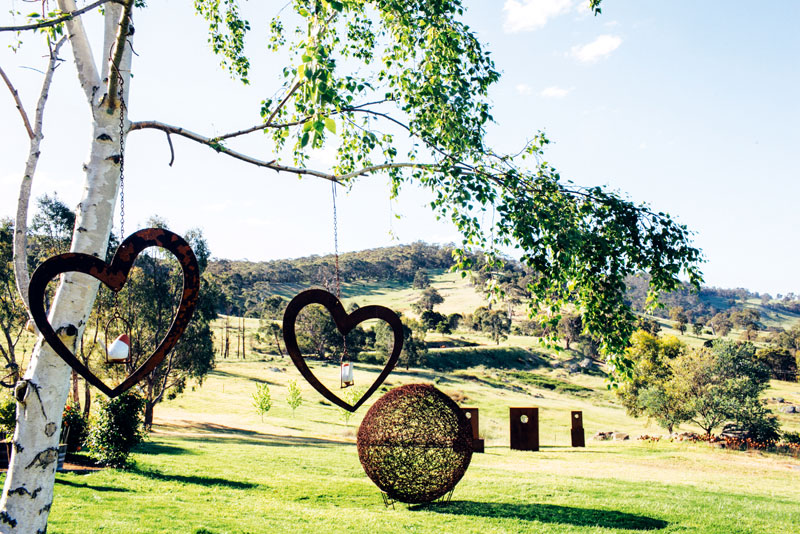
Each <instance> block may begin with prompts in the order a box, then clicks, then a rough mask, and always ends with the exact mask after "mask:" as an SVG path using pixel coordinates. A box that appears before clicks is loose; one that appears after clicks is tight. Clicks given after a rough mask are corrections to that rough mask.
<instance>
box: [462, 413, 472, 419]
mask: <svg viewBox="0 0 800 534" xmlns="http://www.w3.org/2000/svg"><path fill="white" fill-rule="evenodd" d="M464 415H466V416H467V419H472V412H466V413H465V414H464Z"/></svg>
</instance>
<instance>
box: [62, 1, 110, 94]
mask: <svg viewBox="0 0 800 534" xmlns="http://www.w3.org/2000/svg"><path fill="white" fill-rule="evenodd" d="M58 7H59V9H61V10H62V11H67V12H72V11H76V7H75V0H58ZM65 22H66V26H67V34H68V35H69V42H70V44H71V45H72V53H73V56H74V57H75V66H76V68H77V69H78V81H80V84H81V88H82V89H83V93H84V95H86V100H87V101H88V102H89V105H90V106H92V108H94V102H95V98H96V96H97V95H96V93H97V90H98V89H99V88H100V76H99V75H98V74H97V66H96V65H95V64H94V56H93V55H92V47H91V46H90V45H89V38H88V37H87V36H86V29H85V28H84V27H83V22H82V21H81V19H80V18H71V19H68V20H66V21H65Z"/></svg>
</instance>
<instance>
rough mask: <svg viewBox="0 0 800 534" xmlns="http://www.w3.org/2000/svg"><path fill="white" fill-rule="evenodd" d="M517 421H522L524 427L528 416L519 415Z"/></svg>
mask: <svg viewBox="0 0 800 534" xmlns="http://www.w3.org/2000/svg"><path fill="white" fill-rule="evenodd" d="M519 420H520V421H522V424H523V425H524V424H525V423H527V422H528V416H527V415H521V416H520V417H519Z"/></svg>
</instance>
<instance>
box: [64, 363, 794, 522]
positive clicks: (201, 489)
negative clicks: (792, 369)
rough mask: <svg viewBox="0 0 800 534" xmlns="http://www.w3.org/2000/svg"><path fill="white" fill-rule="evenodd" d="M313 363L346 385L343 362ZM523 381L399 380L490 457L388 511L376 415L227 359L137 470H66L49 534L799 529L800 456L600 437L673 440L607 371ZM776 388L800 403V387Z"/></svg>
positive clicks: (159, 414) (140, 455) (162, 412)
mask: <svg viewBox="0 0 800 534" xmlns="http://www.w3.org/2000/svg"><path fill="white" fill-rule="evenodd" d="M312 366H313V367H314V371H315V372H316V373H318V374H319V376H320V377H321V379H322V380H323V381H324V382H326V383H328V384H330V385H331V386H333V384H334V383H335V381H336V373H337V370H338V368H337V367H336V366H333V365H322V364H319V363H316V364H312ZM378 371H379V369H378V368H377V367H375V366H366V365H361V364H359V366H358V368H357V375H356V379H357V380H358V383H359V384H366V383H367V382H369V381H370V380H372V379H373V378H374V377H375V376H376V375H377V373H378ZM520 372H523V371H515V370H498V369H487V368H483V367H474V368H470V369H466V370H461V371H458V372H455V373H447V374H446V373H439V372H435V371H428V370H414V369H412V370H410V371H405V370H403V369H398V370H396V371H395V373H393V374H392V375H390V377H389V380H388V382H389V384H390V386H391V387H394V386H397V385H400V384H404V383H412V382H435V383H437V385H438V387H439V388H440V389H442V390H443V391H445V392H446V393H448V394H450V395H452V396H453V397H454V398H458V399H459V400H460V401H461V404H462V405H465V406H477V407H479V408H480V410H481V411H480V423H481V433H482V435H483V436H484V437H485V438H486V443H487V449H486V451H487V452H486V453H485V454H476V455H475V456H474V457H473V461H472V465H471V466H470V469H469V470H468V471H467V474H466V475H465V477H464V479H463V480H462V482H461V483H460V484H459V485H458V487H457V488H456V490H455V494H454V495H453V501H452V502H451V503H449V504H439V505H432V506H407V505H403V504H398V505H396V507H395V508H394V509H386V508H385V507H384V505H383V503H382V500H381V497H380V494H379V492H378V490H377V488H376V487H375V486H374V485H373V484H372V483H371V482H370V480H369V479H368V478H367V477H366V475H365V474H364V472H363V470H362V469H361V466H360V464H359V461H358V454H357V451H356V447H355V443H354V441H355V431H356V429H357V427H358V424H359V423H360V420H361V418H362V417H363V415H364V413H365V412H366V407H364V408H362V409H360V410H359V412H358V413H357V414H356V415H355V416H354V417H353V419H351V420H350V422H349V424H345V422H344V420H343V419H342V418H341V417H340V411H339V410H338V409H336V408H334V407H332V406H330V405H326V404H324V403H322V402H320V399H321V397H319V395H318V394H316V392H314V391H313V390H312V389H311V388H310V387H308V386H307V385H306V384H305V383H304V382H302V381H301V382H300V384H301V387H302V390H303V396H304V399H305V402H304V404H303V405H302V406H301V407H300V408H298V410H297V412H296V413H295V414H294V416H293V414H292V411H291V409H290V408H289V406H288V405H287V404H286V401H285V399H286V387H285V386H286V383H287V382H288V380H289V379H292V378H296V379H299V378H300V377H299V373H298V372H297V371H296V370H295V369H294V367H292V366H291V364H290V362H289V361H288V359H283V360H281V359H280V358H274V359H265V360H263V361H259V360H253V359H251V360H246V361H231V360H228V361H221V362H219V365H218V367H217V369H216V370H215V371H213V372H212V374H211V375H210V376H209V377H208V379H207V380H206V381H205V383H204V384H203V386H202V387H196V388H193V389H189V390H187V392H186V393H185V394H184V395H182V396H180V397H178V398H177V399H173V400H171V401H167V402H165V403H163V404H161V405H159V406H158V407H157V408H156V425H155V431H154V433H153V434H152V435H151V437H150V439H149V440H148V441H147V442H146V443H145V444H144V445H142V446H140V447H138V448H137V450H136V453H135V454H134V455H133V458H134V459H135V461H136V465H135V467H134V468H133V469H131V470H129V471H118V470H110V469H109V470H104V471H100V472H96V473H92V474H84V475H79V474H68V473H63V474H62V473H60V474H58V475H57V482H56V490H55V491H56V494H55V502H54V504H53V508H52V512H51V515H50V518H51V520H50V527H49V530H48V532H54V533H86V532H114V533H119V532H124V533H129V532H130V533H135V532H142V533H144V532H147V533H149V532H165V533H166V532H169V533H183V532H187V533H206V534H207V533H215V534H217V533H229V532H230V533H245V532H250V533H261V532H314V533H327V532H333V531H340V532H364V533H375V532H431V533H449V532H459V533H461V532H475V533H489V532H497V533H505V532H543V533H551V532H559V533H560V532H577V533H606V532H639V531H645V530H650V531H655V532H664V533H677V532H680V533H687V532H697V533H720V534H722V533H725V534H728V533H745V532H752V533H765V532H770V533H771V532H775V533H784V532H786V533H789V532H796V531H797V530H796V529H797V525H798V524H800V461H798V460H792V459H789V458H786V457H782V456H777V455H763V454H757V453H742V452H733V451H723V450H718V449H714V448H711V447H709V446H707V445H705V444H689V443H670V442H663V441H662V442H659V443H655V444H653V443H649V442H643V441H637V440H632V441H625V442H596V441H592V440H591V439H589V438H590V437H591V435H592V434H594V432H596V431H597V430H618V431H624V432H629V433H631V434H632V437H636V436H637V435H638V434H644V433H649V434H663V431H660V430H659V429H658V428H655V427H652V426H648V425H647V422H646V421H643V420H635V419H631V418H629V417H627V416H626V415H625V413H624V411H623V410H622V409H621V408H620V407H619V405H618V404H616V402H615V401H614V398H613V396H612V394H611V393H609V392H608V391H607V390H606V389H605V386H604V381H603V379H602V378H600V377H597V376H588V375H567V374H564V373H562V372H560V371H558V370H555V371H554V370H549V369H545V368H542V369H538V370H536V371H535V372H533V374H532V376H531V379H530V380H517V381H516V382H507V381H506V380H508V379H509V378H510V377H511V378H513V373H520ZM528 373H529V374H530V373H532V372H530V371H528ZM257 381H258V382H264V383H268V384H269V385H270V388H271V390H272V398H273V407H272V409H271V410H270V411H269V413H268V414H267V415H266V416H265V417H264V420H263V421H262V420H261V418H260V417H259V416H258V415H257V414H256V413H255V411H254V410H253V408H252V407H251V395H252V393H253V392H254V391H255V383H256V382H257ZM564 383H567V384H572V385H573V386H575V387H572V388H564V387H561V388H559V387H558V386H559V385H562V386H563V384H564ZM584 388H588V389H589V390H591V391H590V392H589V393H588V394H587V393H586V392H585V391H584ZM773 390H774V391H776V392H779V393H780V394H781V395H783V396H785V397H791V396H797V397H798V398H800V385H798V384H788V383H785V382H781V383H776V384H775V387H774V388H773ZM768 395H770V396H774V395H773V391H770V392H768ZM376 397H377V395H376ZM372 400H374V398H373V399H372ZM369 404H371V402H369V403H368V405H369ZM520 405H522V406H526V405H527V406H538V407H539V408H540V428H541V436H540V439H541V444H542V448H541V450H540V451H539V452H520V451H511V450H509V449H508V407H509V406H520ZM574 409H580V410H583V412H584V424H585V426H586V434H587V445H588V446H587V447H586V448H585V449H572V448H571V447H569V446H568V445H569V430H568V428H569V411H570V410H574ZM786 417H787V418H788V417H795V416H789V415H786ZM797 417H798V418H800V416H797Z"/></svg>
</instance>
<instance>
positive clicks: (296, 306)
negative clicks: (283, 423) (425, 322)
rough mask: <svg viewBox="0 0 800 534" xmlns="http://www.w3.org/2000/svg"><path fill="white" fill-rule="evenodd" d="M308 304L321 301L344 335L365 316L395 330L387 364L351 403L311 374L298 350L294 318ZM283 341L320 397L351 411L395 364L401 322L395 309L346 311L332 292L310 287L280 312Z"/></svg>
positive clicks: (400, 349)
mask: <svg viewBox="0 0 800 534" xmlns="http://www.w3.org/2000/svg"><path fill="white" fill-rule="evenodd" d="M309 304H321V305H322V306H325V308H327V309H328V311H329V312H330V313H331V316H332V317H333V322H334V323H336V328H338V329H339V332H341V334H342V335H343V336H346V335H347V334H349V333H350V331H351V330H353V328H355V327H356V326H357V325H358V324H359V323H363V322H364V321H366V320H368V319H381V320H382V321H386V322H387V323H388V324H389V326H390V327H391V328H392V331H393V332H394V346H393V347H392V353H391V354H390V355H389V360H388V361H387V362H386V366H385V367H384V368H383V371H381V374H380V375H378V378H377V379H375V382H373V384H372V385H371V386H370V388H369V389H368V390H367V391H366V393H364V394H363V395H362V396H361V398H360V399H358V402H356V403H355V404H350V403H348V402H346V401H344V400H342V399H341V398H339V397H338V396H336V395H334V394H333V392H332V391H331V390H329V389H328V388H327V387H325V385H324V384H323V383H322V382H320V381H319V380H318V379H317V377H316V376H314V373H312V372H311V369H309V368H308V365H306V361H305V358H303V354H302V353H301V352H300V347H298V346H297V336H296V334H295V331H294V326H295V322H296V321H297V315H298V314H299V313H300V310H302V309H303V308H305V307H306V306H308V305H309ZM283 341H284V342H285V343H286V352H288V353H289V356H291V358H292V362H294V365H295V367H297V370H298V371H300V374H301V375H303V378H305V379H306V380H307V381H308V383H309V384H311V385H312V386H313V387H314V389H316V390H317V391H319V392H320V393H321V394H322V396H323V397H325V398H326V399H328V400H329V401H331V402H332V403H334V404H335V405H336V406H339V407H341V408H344V409H345V410H348V411H350V412H354V411H356V410H358V407H359V406H361V405H362V404H364V401H366V400H367V399H368V398H369V397H370V395H372V394H373V393H375V390H376V389H378V387H379V386H380V385H381V384H383V381H384V380H386V377H387V376H389V373H391V372H392V369H394V366H395V365H397V360H398V359H399V358H400V352H401V351H402V350H403V323H401V322H400V318H399V317H398V316H397V314H396V313H394V312H393V311H392V310H390V309H389V308H384V307H383V306H364V307H363V308H359V309H357V310H356V311H354V312H353V313H351V314H348V313H347V312H346V311H345V310H344V307H343V306H342V303H341V302H340V301H339V299H337V298H336V297H335V296H334V295H332V294H330V293H328V292H327V291H323V290H322V289H309V290H308V291H303V292H302V293H300V294H299V295H297V296H296V297H295V298H293V299H292V301H291V302H290V303H289V305H288V306H287V307H286V312H285V313H284V314H283Z"/></svg>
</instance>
